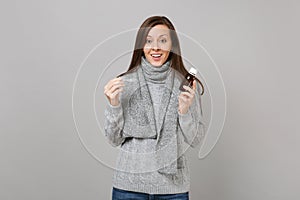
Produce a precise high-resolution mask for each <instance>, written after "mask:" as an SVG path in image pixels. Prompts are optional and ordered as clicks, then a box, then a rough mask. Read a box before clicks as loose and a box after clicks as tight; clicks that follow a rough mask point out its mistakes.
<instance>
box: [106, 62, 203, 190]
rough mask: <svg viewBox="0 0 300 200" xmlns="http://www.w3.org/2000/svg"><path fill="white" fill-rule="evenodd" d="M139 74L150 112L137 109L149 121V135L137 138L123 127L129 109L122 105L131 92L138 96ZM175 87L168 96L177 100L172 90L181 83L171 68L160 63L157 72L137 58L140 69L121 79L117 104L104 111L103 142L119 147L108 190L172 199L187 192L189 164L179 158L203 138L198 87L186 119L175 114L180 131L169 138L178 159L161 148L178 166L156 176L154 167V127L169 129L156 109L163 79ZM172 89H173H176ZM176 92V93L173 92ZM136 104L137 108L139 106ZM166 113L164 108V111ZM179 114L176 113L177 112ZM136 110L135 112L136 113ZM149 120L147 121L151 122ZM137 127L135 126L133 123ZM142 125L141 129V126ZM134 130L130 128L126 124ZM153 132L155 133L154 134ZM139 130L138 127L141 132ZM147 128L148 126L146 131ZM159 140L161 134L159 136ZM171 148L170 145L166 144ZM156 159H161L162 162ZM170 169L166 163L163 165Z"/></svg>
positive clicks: (137, 136)
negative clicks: (106, 141)
mask: <svg viewBox="0 0 300 200" xmlns="http://www.w3.org/2000/svg"><path fill="white" fill-rule="evenodd" d="M138 70H140V72H142V73H143V75H144V78H145V81H146V86H147V89H148V91H149V93H150V98H151V107H147V106H145V105H141V107H142V108H147V109H149V108H152V109H153V118H154V120H153V121H152V123H154V124H152V130H153V129H154V130H155V131H151V130H150V129H151V128H149V127H147V128H145V129H144V130H142V131H141V132H139V133H138V134H136V135H135V134H130V133H128V131H135V132H136V131H138V130H137V129H134V128H133V127H131V128H130V129H129V128H125V127H126V122H127V121H128V120H127V121H126V119H124V118H125V117H124V116H127V115H126V114H124V113H126V111H127V110H128V109H127V107H128V105H131V104H129V103H128V102H127V103H124V102H126V101H128V99H130V98H129V97H132V96H134V95H133V94H134V92H135V91H137V90H138V87H141V85H139V86H137V85H138V84H137V83H136V80H135V78H134V77H136V76H137V73H138ZM172 73H174V74H175V77H173V79H174V82H175V85H176V87H175V89H174V88H172V90H173V91H172V93H174V94H176V95H177V96H178V95H179V93H180V91H179V88H178V87H177V86H178V85H180V83H181V81H182V80H183V77H182V76H181V75H180V74H179V73H178V72H176V71H175V70H174V69H172V68H170V65H169V63H168V62H167V63H165V64H164V65H162V66H160V67H155V66H152V65H151V64H150V63H149V62H148V61H147V60H146V59H145V58H143V57H142V63H141V65H140V66H139V67H138V68H137V70H135V71H134V72H131V73H128V74H126V75H124V76H122V80H123V81H124V83H125V86H124V92H122V93H121V95H120V102H121V104H120V105H118V106H111V105H110V104H109V103H108V104H107V106H106V109H105V136H106V137H107V139H108V141H109V142H110V143H111V144H112V145H113V146H115V147H117V146H118V147H120V152H119V155H118V158H117V162H116V166H115V170H114V175H113V186H114V187H116V188H120V189H123V190H129V191H136V192H144V193H149V194H173V193H182V192H187V191H189V189H190V171H189V161H188V160H187V157H186V156H185V155H184V152H185V150H186V149H187V148H188V147H189V146H191V147H195V146H196V145H198V144H199V143H200V142H201V141H202V139H203V138H204V134H205V124H204V120H203V117H202V110H201V101H200V91H199V88H200V87H199V85H197V90H196V95H195V98H194V101H193V104H192V105H191V107H190V108H189V110H188V112H187V113H186V114H180V113H177V119H176V121H175V123H177V124H178V127H179V130H177V131H174V132H173V135H176V137H175V138H176V145H175V147H176V149H178V152H177V153H178V154H174V152H168V151H174V149H172V148H169V149H168V148H166V153H167V156H168V155H171V154H173V155H176V156H177V158H178V159H177V160H176V162H174V163H175V164H176V165H171V166H172V168H166V169H167V170H166V171H160V167H158V166H157V157H156V156H155V154H156V152H157V149H156V146H157V141H158V139H159V134H160V133H159V132H158V131H157V130H160V129H159V127H160V126H162V130H163V129H164V128H165V129H167V128H166V127H168V124H166V123H164V122H166V121H164V120H165V119H164V118H162V117H161V116H163V115H162V110H161V104H162V102H163V100H164V99H163V98H164V97H165V93H166V89H165V88H166V87H167V86H166V82H167V80H168V77H170V76H171V75H170V74H172ZM176 83H177V84H176ZM174 90H176V91H174ZM139 103H140V102H139ZM168 109H169V108H168ZM176 109H178V108H176ZM137 110H138V109H137ZM138 112H141V111H140V110H138V111H137V112H136V113H135V114H136V116H135V117H139V118H143V120H142V121H147V120H148V121H147V122H148V124H151V123H150V121H149V119H148V117H149V116H146V117H145V116H144V115H145V113H147V111H144V112H142V113H138ZM150 117H151V116H150ZM137 123H139V122H137ZM142 125H145V124H142ZM130 126H134V124H130ZM153 126H154V127H155V128H153ZM140 127H141V126H140ZM150 127H151V126H150ZM161 134H164V132H162V133H161ZM170 144H171V145H169V146H173V143H170ZM160 159H164V158H163V157H162V158H160ZM168 163H170V161H168ZM174 166H175V173H173V171H172V173H165V172H169V171H168V170H169V169H172V170H174Z"/></svg>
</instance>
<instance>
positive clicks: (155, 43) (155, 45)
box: [152, 42, 160, 50]
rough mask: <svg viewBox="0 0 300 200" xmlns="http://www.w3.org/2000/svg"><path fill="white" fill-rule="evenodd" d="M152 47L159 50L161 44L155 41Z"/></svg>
mask: <svg viewBox="0 0 300 200" xmlns="http://www.w3.org/2000/svg"><path fill="white" fill-rule="evenodd" d="M152 49H153V50H158V49H160V47H159V45H158V42H153V44H152Z"/></svg>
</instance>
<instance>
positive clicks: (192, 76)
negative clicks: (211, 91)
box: [179, 67, 197, 91]
mask: <svg viewBox="0 0 300 200" xmlns="http://www.w3.org/2000/svg"><path fill="white" fill-rule="evenodd" d="M196 74H197V70H196V69H195V68H193V67H192V68H191V69H190V71H189V73H188V74H187V75H186V76H185V80H183V81H182V83H181V85H180V87H179V90H181V91H185V89H184V88H183V86H184V85H186V86H189V87H190V88H192V86H193V81H194V80H195V76H196Z"/></svg>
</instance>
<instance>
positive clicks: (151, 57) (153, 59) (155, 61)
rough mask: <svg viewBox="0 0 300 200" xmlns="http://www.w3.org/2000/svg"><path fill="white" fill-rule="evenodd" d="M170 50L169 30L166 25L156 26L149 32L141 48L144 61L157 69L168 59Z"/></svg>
mask: <svg viewBox="0 0 300 200" xmlns="http://www.w3.org/2000/svg"><path fill="white" fill-rule="evenodd" d="M171 48H172V41H171V36H170V30H169V28H168V27H167V26H166V25H161V24H160V25H156V26H154V27H153V28H151V30H150V31H149V33H148V35H147V38H146V43H145V46H144V48H143V51H144V54H145V57H146V59H147V60H148V62H149V63H151V64H152V65H153V66H156V67H159V66H161V65H163V64H164V63H165V62H166V60H167V59H168V56H169V53H170V51H171Z"/></svg>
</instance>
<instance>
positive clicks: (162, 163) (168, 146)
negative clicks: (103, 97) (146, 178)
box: [121, 57, 181, 174]
mask: <svg viewBox="0 0 300 200" xmlns="http://www.w3.org/2000/svg"><path fill="white" fill-rule="evenodd" d="M128 77H129V79H130V80H129V79H128V78H127V80H126V79H125V82H126V81H130V84H129V86H128V84H127V87H126V88H127V89H126V90H125V91H124V92H123V93H124V94H125V97H124V95H123V98H124V99H122V101H121V102H122V107H123V117H124V127H123V132H124V134H125V135H126V136H128V137H135V138H156V147H155V149H156V152H155V156H156V165H157V168H158V171H159V172H160V173H165V174H176V173H177V156H178V148H177V145H178V141H177V135H178V134H179V132H180V131H181V129H180V127H179V124H178V95H179V93H180V91H179V89H178V88H179V86H180V81H179V80H178V79H176V78H175V70H173V69H171V68H170V62H169V61H168V62H166V63H165V64H163V65H162V66H160V67H154V66H152V65H151V64H150V63H149V62H148V61H147V60H146V59H145V58H143V57H142V62H141V66H139V67H137V69H136V71H134V72H133V73H131V74H130V75H129V76H128ZM150 80H151V81H157V82H160V83H161V82H164V83H165V84H164V92H163V95H162V98H161V104H160V107H159V110H160V112H159V115H158V116H157V120H158V121H157V122H156V120H155V117H154V108H153V104H152V100H151V95H150V92H149V89H148V86H147V81H150ZM125 84H126V83H125Z"/></svg>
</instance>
